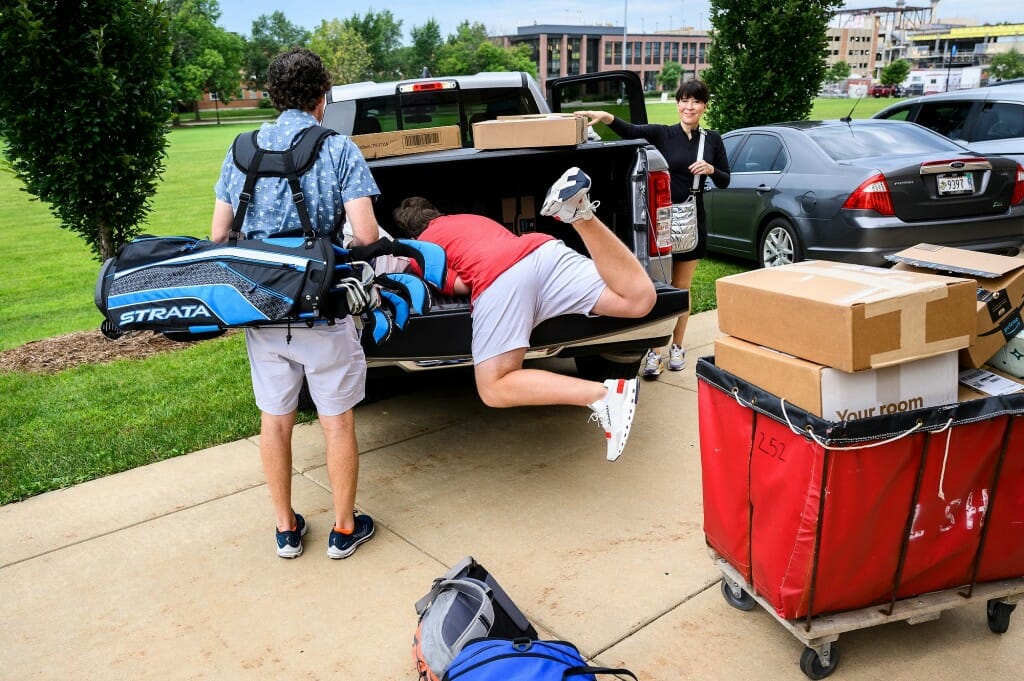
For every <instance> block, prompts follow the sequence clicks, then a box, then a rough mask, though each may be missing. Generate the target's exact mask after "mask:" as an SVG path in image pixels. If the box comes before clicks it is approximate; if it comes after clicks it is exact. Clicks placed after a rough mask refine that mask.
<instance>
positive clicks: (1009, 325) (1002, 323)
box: [886, 244, 1024, 367]
mask: <svg viewBox="0 0 1024 681" xmlns="http://www.w3.org/2000/svg"><path fill="white" fill-rule="evenodd" d="M886 257H887V259H889V260H891V261H893V262H895V263H896V265H895V266H894V267H893V269H898V270H903V271H912V272H932V273H942V274H950V275H952V276H957V277H970V278H972V279H974V280H975V281H976V282H977V304H976V306H975V309H976V314H977V330H976V334H975V340H974V342H973V343H972V344H971V346H970V347H969V348H965V349H964V350H963V351H962V352H961V353H960V364H961V365H963V366H965V367H980V366H982V365H983V364H985V363H986V362H988V361H989V360H990V359H991V358H992V356H993V355H994V354H995V353H996V352H998V351H999V349H1000V348H1001V347H1003V345H1004V344H1005V343H1006V342H1007V341H1009V340H1010V339H1011V338H1013V337H1014V336H1015V335H1016V334H1018V333H1020V332H1021V331H1022V330H1024V319H1022V317H1021V308H1022V307H1024V258H1020V257H1016V258H1010V257H1007V256H1005V255H994V254H992V253H979V252H976V251H969V250H966V249H962V248H950V247H948V246H935V245H933V244H918V245H917V246H914V247H912V248H908V249H906V250H903V251H900V252H899V253H895V254H893V255H890V256H886Z"/></svg>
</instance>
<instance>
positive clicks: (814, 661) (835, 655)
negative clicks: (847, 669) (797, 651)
mask: <svg viewBox="0 0 1024 681" xmlns="http://www.w3.org/2000/svg"><path fill="white" fill-rule="evenodd" d="M829 657H830V658H831V660H830V661H829V665H828V666H827V667H826V666H825V665H823V664H822V663H821V658H819V657H818V653H817V652H815V650H814V648H804V652H803V654H802V655H801V656H800V671H802V672H803V673H804V675H805V676H806V677H807V678H809V679H823V678H825V677H826V676H828V675H829V674H831V673H832V672H834V671H835V670H836V667H838V666H839V649H838V648H836V647H835V645H832V646H831V647H830V648H829Z"/></svg>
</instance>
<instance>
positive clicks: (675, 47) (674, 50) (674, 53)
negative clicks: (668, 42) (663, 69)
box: [672, 43, 679, 62]
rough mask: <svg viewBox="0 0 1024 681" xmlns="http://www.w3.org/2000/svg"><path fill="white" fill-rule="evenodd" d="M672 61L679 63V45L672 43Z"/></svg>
mask: <svg viewBox="0 0 1024 681" xmlns="http://www.w3.org/2000/svg"><path fill="white" fill-rule="evenodd" d="M672 61H674V62H678V61H679V43H672Z"/></svg>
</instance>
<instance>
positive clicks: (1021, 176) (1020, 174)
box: [1010, 163, 1024, 206]
mask: <svg viewBox="0 0 1024 681" xmlns="http://www.w3.org/2000/svg"><path fill="white" fill-rule="evenodd" d="M1021 203H1024V167H1022V166H1021V165H1020V164H1019V163H1018V164H1017V181H1016V182H1014V183H1013V198H1012V199H1010V205H1011V206H1017V205H1020V204H1021Z"/></svg>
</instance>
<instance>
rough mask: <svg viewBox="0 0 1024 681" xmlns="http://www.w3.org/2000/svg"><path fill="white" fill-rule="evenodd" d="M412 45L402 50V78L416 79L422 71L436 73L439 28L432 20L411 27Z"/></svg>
mask: <svg viewBox="0 0 1024 681" xmlns="http://www.w3.org/2000/svg"><path fill="white" fill-rule="evenodd" d="M409 34H410V36H411V37H412V44H411V45H409V46H408V47H403V48H402V53H401V57H400V60H399V62H400V66H399V68H400V70H401V72H402V77H403V78H415V77H418V76H419V75H420V74H421V73H423V70H424V69H426V70H427V72H429V73H432V74H436V73H437V55H438V52H439V51H440V49H441V45H442V43H443V40H442V38H441V27H440V26H439V25H438V23H437V21H436V20H435V19H433V18H430V19H428V20H427V23H425V24H423V25H422V26H413V28H412V30H411V31H410V32H409Z"/></svg>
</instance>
